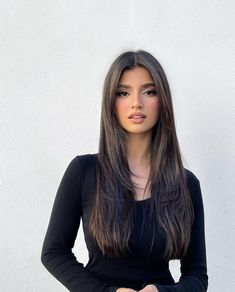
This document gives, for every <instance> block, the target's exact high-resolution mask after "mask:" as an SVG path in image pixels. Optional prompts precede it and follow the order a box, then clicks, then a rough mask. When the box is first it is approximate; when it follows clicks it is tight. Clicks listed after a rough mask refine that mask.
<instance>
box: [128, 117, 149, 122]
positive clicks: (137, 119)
mask: <svg viewBox="0 0 235 292" xmlns="http://www.w3.org/2000/svg"><path fill="white" fill-rule="evenodd" d="M145 118H146V116H144V115H132V116H130V117H128V119H129V120H130V121H131V122H132V123H134V124H140V123H142V122H143V121H144V119H145Z"/></svg>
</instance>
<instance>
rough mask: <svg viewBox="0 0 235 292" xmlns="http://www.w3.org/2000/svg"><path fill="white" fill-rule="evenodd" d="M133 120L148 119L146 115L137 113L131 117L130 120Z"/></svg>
mask: <svg viewBox="0 0 235 292" xmlns="http://www.w3.org/2000/svg"><path fill="white" fill-rule="evenodd" d="M131 118H136V119H137V118H138V119H140V118H146V115H144V114H142V113H140V112H135V113H132V114H131V115H129V117H128V119H131Z"/></svg>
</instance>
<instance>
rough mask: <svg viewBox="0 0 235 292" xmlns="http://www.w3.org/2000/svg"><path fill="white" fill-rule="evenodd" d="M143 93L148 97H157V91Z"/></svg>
mask: <svg viewBox="0 0 235 292" xmlns="http://www.w3.org/2000/svg"><path fill="white" fill-rule="evenodd" d="M145 93H146V94H147V95H149V96H153V95H157V91H156V90H148V91H145Z"/></svg>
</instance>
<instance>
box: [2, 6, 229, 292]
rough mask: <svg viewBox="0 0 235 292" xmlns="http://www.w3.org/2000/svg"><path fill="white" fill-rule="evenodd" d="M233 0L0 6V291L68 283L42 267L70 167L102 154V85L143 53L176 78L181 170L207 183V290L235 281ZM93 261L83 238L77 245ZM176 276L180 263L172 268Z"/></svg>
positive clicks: (225, 287)
mask: <svg viewBox="0 0 235 292" xmlns="http://www.w3.org/2000/svg"><path fill="white" fill-rule="evenodd" d="M234 8H235V2H234V1H232V0H231V1H228V0H227V1H226V0H225V1H219V0H217V1H201V0H199V1H189V0H184V1H173V0H172V1H170V0H164V1H160V0H158V1H156V0H152V1H151V0H145V1H140V0H135V1H134V0H129V1H120V0H119V1H108V0H105V1H104V0H102V1H87V0H86V1H81V0H80V1H69V0H68V1H65V0H64V1H55V0H54V1H53V0H50V1H45V0H40V1H39V0H38V1H36V0H35V1H29V0H28V1H10V0H8V1H1V2H0V11H1V12H0V14H1V17H0V97H1V99H0V105H1V112H0V123H1V136H0V143H1V158H0V159H1V161H0V162H1V163H0V169H1V185H0V187H1V197H0V198H1V199H0V209H1V213H0V214H1V215H0V222H1V223H0V228H1V230H0V234H1V241H0V242H1V245H0V247H1V258H0V260H1V267H0V277H1V278H0V283H1V284H0V285H1V287H0V290H1V291H3V292H13V291H21V292H26V291H30V292H31V291H34V292H39V291H40V292H41V291H43V292H52V291H57V292H59V291H66V289H65V288H64V287H63V286H62V285H61V284H60V283H59V282H58V281H57V280H56V279H55V278H54V277H53V276H51V275H50V274H49V273H48V272H47V270H46V269H45V268H44V267H43V265H42V264H41V262H40V254H41V247H42V243H43V239H44V236H45V232H46V229H47V225H48V221H49V216H50V213H51V208H52V204H53V201H54V198H55V193H56V190H57V187H58V185H59V182H60V180H61V178H62V175H63V173H64V171H65V169H66V167H67V165H68V164H69V162H70V161H71V160H72V158H74V157H75V156H76V155H78V154H85V153H94V152H97V149H98V139H99V120H100V105H101V95H102V86H103V81H104V78H105V74H106V73H107V70H108V68H109V66H110V64H111V63H112V62H113V60H114V58H116V56H117V55H119V54H120V53H122V52H123V51H126V50H132V49H133V50H135V49H145V50H147V51H149V52H150V53H152V54H153V55H154V56H155V57H156V58H157V59H158V60H159V61H160V63H161V64H162V66H163V68H164V69H165V71H166V74H167V76H168V79H169V83H170V86H171V90H172V98H173V103H174V111H175V119H176V127H177V133H178V139H179V142H180V146H181V151H182V155H183V158H184V163H185V167H186V168H189V169H190V170H191V171H192V172H193V173H194V174H195V175H196V176H197V177H198V179H199V180H200V183H201V188H202V193H203V199H204V208H205V219H206V244H207V260H208V274H209V290H208V291H210V292H221V291H223V292H231V291H232V290H233V289H234V285H235V278H234V275H235V268H234V261H235V248H234V246H235V245H234V240H235V234H234V231H235V228H234V223H233V222H234V220H235V216H234V210H235V208H234V207H235V198H234V194H235V192H234V190H235V183H234V169H235V157H234V149H235V141H234V134H235V133H234V132H235V131H234V124H235V123H234V110H235V95H234V93H235V90H234V89H235V82H234V76H235V74H234V73H235V72H234V71H235V70H234V68H235V62H234V51H235V50H234V49H235V46H234V44H235V33H234V29H233V28H234V27H235V15H234ZM74 252H75V255H76V256H77V258H78V259H79V261H81V262H83V263H86V261H87V252H86V248H85V245H84V242H83V235H82V233H81V232H80V231H79V236H78V239H77V241H76V244H75V248H74ZM171 269H172V271H173V274H174V276H175V278H177V277H178V276H179V270H178V263H177V262H175V263H172V264H171Z"/></svg>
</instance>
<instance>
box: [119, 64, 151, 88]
mask: <svg viewBox="0 0 235 292" xmlns="http://www.w3.org/2000/svg"><path fill="white" fill-rule="evenodd" d="M143 82H144V83H146V82H149V83H150V82H152V83H153V78H152V75H151V73H150V72H149V70H147V69H146V68H145V67H135V68H131V69H125V70H124V71H123V72H122V74H121V76H120V79H119V82H118V83H119V84H120V83H125V84H139V83H143Z"/></svg>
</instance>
